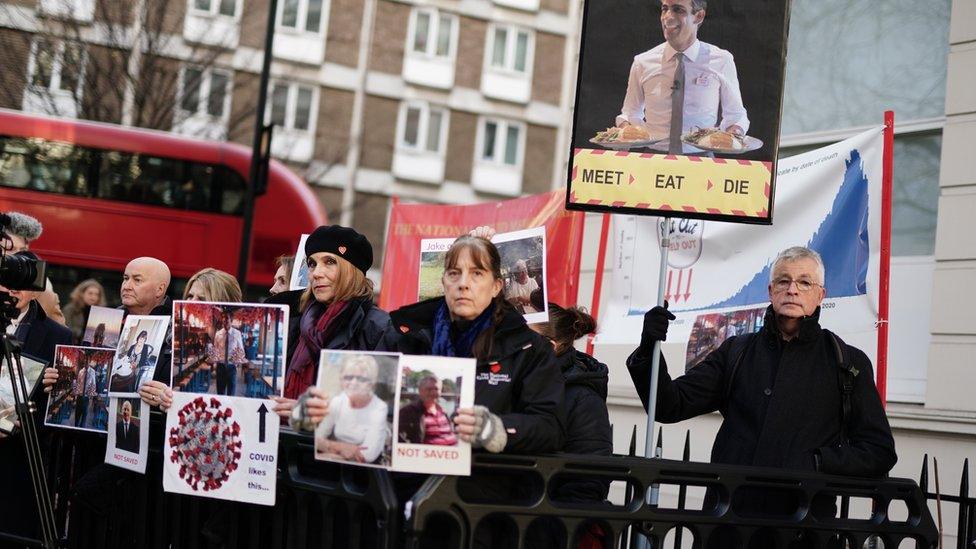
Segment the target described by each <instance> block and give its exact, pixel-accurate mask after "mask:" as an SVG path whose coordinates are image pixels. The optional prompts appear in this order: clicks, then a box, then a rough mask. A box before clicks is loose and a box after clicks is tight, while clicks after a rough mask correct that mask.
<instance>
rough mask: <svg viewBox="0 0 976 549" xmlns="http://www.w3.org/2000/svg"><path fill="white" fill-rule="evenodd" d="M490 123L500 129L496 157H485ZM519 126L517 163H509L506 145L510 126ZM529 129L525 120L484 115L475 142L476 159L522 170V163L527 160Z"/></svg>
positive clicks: (479, 121)
mask: <svg viewBox="0 0 976 549" xmlns="http://www.w3.org/2000/svg"><path fill="white" fill-rule="evenodd" d="M489 123H494V124H495V125H496V126H497V127H498V129H499V130H498V131H497V132H496V133H495V158H485V157H484V150H485V139H486V138H487V136H486V135H485V134H486V133H487V128H488V124H489ZM509 127H517V128H518V129H519V136H518V145H517V148H516V150H515V154H516V158H515V164H509V163H507V162H505V152H504V151H505V145H506V143H507V140H508V128H509ZM527 131H528V126H527V124H526V123H525V122H521V121H518V120H509V119H505V118H496V117H492V116H484V117H481V118H480V119H479V120H478V135H477V138H476V140H475V141H476V143H475V161H476V162H477V163H479V164H491V165H493V166H501V167H505V168H511V169H512V170H519V171H521V170H522V164H523V162H524V161H525V139H526V134H527Z"/></svg>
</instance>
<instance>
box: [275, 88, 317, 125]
mask: <svg viewBox="0 0 976 549" xmlns="http://www.w3.org/2000/svg"><path fill="white" fill-rule="evenodd" d="M314 95H315V92H314V90H313V89H312V88H311V87H309V86H301V85H298V84H286V83H276V84H275V85H274V87H273V88H272V89H271V123H272V124H274V125H276V126H281V127H282V128H287V129H290V130H301V131H308V129H309V128H310V127H311V120H312V100H313V96H314Z"/></svg>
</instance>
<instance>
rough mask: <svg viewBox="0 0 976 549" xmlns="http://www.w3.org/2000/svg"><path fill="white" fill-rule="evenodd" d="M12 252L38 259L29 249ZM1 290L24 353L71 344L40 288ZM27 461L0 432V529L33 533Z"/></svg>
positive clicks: (50, 355) (39, 403)
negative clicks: (13, 311) (9, 299)
mask: <svg viewBox="0 0 976 549" xmlns="http://www.w3.org/2000/svg"><path fill="white" fill-rule="evenodd" d="M11 236H13V235H11ZM14 255H17V256H21V257H29V258H31V259H35V260H36V259H37V256H36V255H34V254H33V253H31V252H28V251H20V252H17V253H16V254H14ZM0 292H3V293H6V294H9V295H10V297H12V298H13V302H14V303H13V305H14V307H15V308H16V314H17V316H16V318H14V319H12V320H11V325H10V326H9V327H8V328H7V334H8V335H10V336H12V337H13V339H16V340H17V341H19V342H20V343H21V349H22V352H23V353H24V354H26V355H30V356H32V357H35V358H38V359H40V360H42V361H44V362H48V363H50V362H51V361H53V360H54V348H55V346H56V345H70V344H71V330H69V329H68V328H66V327H65V326H62V325H61V324H58V323H57V322H55V321H53V320H51V319H50V318H48V316H47V314H46V313H45V312H44V309H43V308H42V307H41V305H40V304H39V303H38V302H37V299H36V297H37V296H38V294H40V293H41V292H32V291H24V290H12V289H7V288H5V287H3V286H0ZM3 367H6V366H5V365H4V366H3ZM37 396H39V397H41V398H35V399H34V402H35V404H36V409H37V410H38V412H37V413H35V414H34V421H35V423H36V424H37V426H38V427H40V425H41V423H42V419H41V418H42V414H43V410H44V409H45V408H46V405H45V404H46V403H45V399H44V398H43V397H44V395H43V393H41V394H39V395H37ZM17 425H19V422H18V423H17ZM15 433H16V431H15ZM26 464H27V457H26V455H25V454H24V446H23V443H22V441H21V440H19V437H18V436H16V435H14V436H9V437H8V436H7V435H5V434H4V433H2V432H0V485H2V486H3V487H4V492H5V493H7V494H9V495H10V496H8V497H4V498H0V532H5V533H12V534H17V535H22V536H36V530H37V524H38V518H37V511H36V507H35V504H34V501H33V497H34V495H33V494H34V492H33V487H32V485H31V478H30V476H29V475H26V474H25V470H26Z"/></svg>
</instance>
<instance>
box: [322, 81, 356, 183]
mask: <svg viewBox="0 0 976 549" xmlns="http://www.w3.org/2000/svg"><path fill="white" fill-rule="evenodd" d="M353 97H354V94H353V92H350V91H343V90H336V89H333V88H321V89H320V91H319V118H318V123H317V124H316V125H315V151H314V153H313V158H314V159H315V160H317V161H319V162H322V163H325V164H328V165H330V166H331V165H335V164H344V163H345V161H346V152H347V151H348V146H349V126H350V124H351V123H352V105H353Z"/></svg>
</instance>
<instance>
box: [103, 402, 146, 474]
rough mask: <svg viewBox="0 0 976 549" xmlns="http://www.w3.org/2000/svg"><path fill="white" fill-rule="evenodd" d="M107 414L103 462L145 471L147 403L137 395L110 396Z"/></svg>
mask: <svg viewBox="0 0 976 549" xmlns="http://www.w3.org/2000/svg"><path fill="white" fill-rule="evenodd" d="M108 415H109V420H110V421H109V424H108V441H107V442H106V444H105V463H108V464H110V465H115V466H116V467H121V468H123V469H128V470H130V471H135V472H137V473H145V472H146V458H147V457H148V455H149V405H148V404H146V403H145V402H143V401H142V399H141V398H139V397H132V398H126V397H112V398H111V399H110V401H109V407H108Z"/></svg>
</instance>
